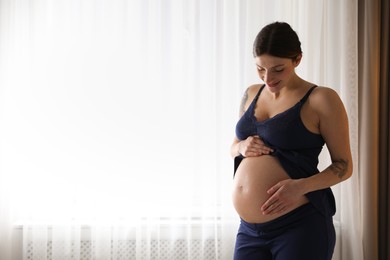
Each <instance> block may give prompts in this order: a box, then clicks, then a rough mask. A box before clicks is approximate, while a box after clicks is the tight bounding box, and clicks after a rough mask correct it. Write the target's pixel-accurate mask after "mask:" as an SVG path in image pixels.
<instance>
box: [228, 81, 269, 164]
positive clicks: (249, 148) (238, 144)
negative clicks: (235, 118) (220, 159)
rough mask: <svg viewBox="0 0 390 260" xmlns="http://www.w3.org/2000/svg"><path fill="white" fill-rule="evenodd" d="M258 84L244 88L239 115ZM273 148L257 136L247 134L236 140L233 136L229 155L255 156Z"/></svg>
mask: <svg viewBox="0 0 390 260" xmlns="http://www.w3.org/2000/svg"><path fill="white" fill-rule="evenodd" d="M259 87H260V86H259V85H253V86H250V87H249V88H247V89H246V91H245V93H244V96H243V97H242V99H241V104H240V112H239V117H242V115H243V114H244V113H245V111H246V110H247V109H248V107H249V105H250V103H251V101H252V100H253V98H254V96H255V95H256V93H257V92H258V90H259ZM272 151H273V150H272V149H271V148H269V147H267V146H266V145H265V144H264V142H263V141H262V140H261V139H260V137H259V136H249V137H248V138H247V139H246V140H238V139H237V137H235V138H234V140H233V143H232V145H231V147H230V155H231V156H232V158H235V157H237V156H239V155H242V156H244V157H255V156H260V155H263V154H269V153H271V152H272Z"/></svg>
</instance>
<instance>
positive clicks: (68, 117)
mask: <svg viewBox="0 0 390 260" xmlns="http://www.w3.org/2000/svg"><path fill="white" fill-rule="evenodd" d="M357 12H358V10H357V0H353V1H326V0H321V1H311V0H302V1H288V0H276V1H267V0H261V1H258V0H248V1H225V0H212V1H209V0H189V1H178V0H165V1H163V0H149V1H146V0H135V1H125V0H114V1H109V0H97V1H92V0H86V1H78V0H70V1H59V0H58V1H56V0H52V1H42V0H40V1H35V0H34V1H29V0H0V167H1V168H0V234H1V239H0V258H1V259H2V260H3V259H4V260H8V259H12V260H19V259H25V260H27V259H28V260H44V259H55V260H62V259H67V260H68V259H69V260H70V259H72V260H73V259H75V260H79V259H80V260H84V259H103V260H106V259H115V260H120V259H161V260H162V259H169V260H171V259H180V260H181V259H189V260H191V259H202V260H207V259H221V260H225V259H231V257H232V253H233V247H234V241H235V235H236V231H237V227H238V224H239V219H238V216H237V215H236V213H235V212H234V209H233V207H232V203H231V201H230V192H231V182H232V170H233V162H232V160H231V159H230V158H229V152H228V151H229V147H230V144H231V141H232V139H233V136H234V126H235V123H236V120H237V114H238V107H239V101H240V98H241V96H242V94H243V92H244V90H245V89H246V88H247V87H248V86H249V85H251V84H254V83H258V82H259V79H258V76H257V74H256V67H255V65H254V61H253V57H252V43H253V40H254V38H255V36H256V34H257V33H258V31H259V30H260V29H261V28H262V27H263V26H265V25H266V24H268V23H270V22H273V21H277V20H279V21H286V22H288V23H290V24H291V26H292V27H293V28H294V29H295V30H296V31H297V33H298V35H299V36H300V38H301V42H302V48H303V53H304V56H303V60H302V62H301V64H300V66H299V68H298V73H299V74H300V75H301V76H302V77H303V78H305V79H307V80H309V81H312V82H316V83H318V84H319V85H325V86H329V87H332V88H334V89H335V90H336V91H337V92H338V93H339V94H340V96H341V97H342V99H343V101H344V103H345V105H346V109H347V112H348V115H349V118H350V129H351V144H352V150H353V156H354V161H355V165H356V167H355V172H354V175H353V177H352V178H351V179H350V180H348V181H347V182H345V183H343V184H342V185H338V186H336V187H334V190H335V193H336V194H337V200H338V201H337V203H338V213H337V215H336V216H335V221H336V222H337V223H338V227H337V228H338V232H339V233H338V235H339V239H338V242H337V243H338V245H337V249H336V252H335V260H338V259H347V260H349V259H354V260H359V259H363V257H362V255H363V249H364V250H365V251H367V249H366V246H368V247H371V246H372V244H371V242H370V241H369V239H371V236H368V237H366V238H365V239H364V240H363V238H362V234H364V232H363V231H366V230H367V228H364V225H363V223H367V220H366V218H364V220H365V221H366V222H361V221H362V220H361V219H360V216H361V215H362V216H364V217H365V215H364V211H363V207H362V203H363V204H364V203H366V204H368V202H369V201H367V199H366V196H365V194H362V196H356V194H359V192H360V190H361V189H363V188H364V187H365V185H371V184H372V183H374V179H370V181H369V182H368V184H366V183H365V181H366V180H365V178H366V177H364V176H367V175H366V172H368V171H367V166H366V165H365V164H363V162H362V163H360V162H359V163H357V161H358V160H359V158H362V160H366V159H367V160H368V159H369V158H366V159H364V158H363V157H364V156H365V153H363V152H361V150H362V149H367V148H368V149H371V148H372V147H371V146H369V144H370V143H369V142H364V143H363V146H362V147H361V145H360V144H359V145H358V143H359V142H360V141H361V140H362V138H363V139H364V138H366V135H369V136H370V134H371V132H368V130H366V129H365V128H364V125H365V124H366V123H365V122H370V121H367V120H374V119H375V118H374V119H372V118H371V119H370V116H369V115H368V114H363V116H362V115H361V114H358V113H360V111H365V109H366V106H368V107H371V106H373V103H372V102H375V100H372V99H370V100H369V102H368V104H366V101H364V102H363V105H364V106H363V107H359V109H358V106H359V104H358V103H360V102H361V101H362V100H360V99H358V98H359V97H360V93H363V95H364V94H365V93H366V92H365V90H364V89H367V88H363V87H361V86H360V85H359V89H358V84H357V82H358V66H357V62H358V61H357V51H358V49H357V48H358V45H357V39H358V30H357V29H358V27H357V26H358V24H357V22H356V21H357V17H358V13H357ZM369 57H371V56H369V55H368V56H365V58H369ZM318 61H321V62H318ZM367 67H369V66H368V65H367ZM364 69H366V67H364ZM359 71H360V67H359ZM369 80H370V79H367V78H359V84H360V81H364V84H370V82H369ZM366 91H368V90H366ZM368 96H369V97H370V95H368ZM363 113H365V112H363ZM362 122H364V124H363V123H362ZM374 123H375V122H374ZM361 128H363V132H362V133H361ZM372 138H375V136H373V137H372ZM367 146H369V147H367ZM325 150H326V149H325ZM359 161H360V160H359ZM327 163H329V158H327V156H326V154H324V155H323V158H322V165H320V168H324V167H326V166H327ZM363 186H364V187H363ZM368 198H370V195H369V196H368ZM369 200H370V199H369ZM366 204H364V205H366ZM363 244H364V247H363V246H362V245H363ZM365 253H366V252H365Z"/></svg>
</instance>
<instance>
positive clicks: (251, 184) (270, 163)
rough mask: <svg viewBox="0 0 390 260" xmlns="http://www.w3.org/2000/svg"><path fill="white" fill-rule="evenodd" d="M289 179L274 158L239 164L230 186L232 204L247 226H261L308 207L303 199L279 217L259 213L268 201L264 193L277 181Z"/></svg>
mask: <svg viewBox="0 0 390 260" xmlns="http://www.w3.org/2000/svg"><path fill="white" fill-rule="evenodd" d="M289 178H290V177H289V176H288V175H287V173H286V171H285V170H284V169H283V167H282V166H281V165H280V163H279V161H278V159H277V158H276V157H274V156H270V155H262V156H259V157H248V158H245V159H244V160H242V162H241V164H240V166H239V167H238V169H237V171H236V174H235V177H234V186H233V204H234V207H235V208H236V211H237V213H238V214H239V215H240V217H241V218H242V219H243V220H245V221H246V222H249V223H264V222H267V221H270V220H273V219H276V218H278V217H280V216H282V215H284V214H286V213H288V212H290V211H292V210H294V209H296V208H298V207H299V206H302V205H304V204H306V203H308V202H309V200H308V199H307V198H306V197H305V196H302V198H301V199H300V200H298V201H297V202H296V203H295V204H294V205H293V206H292V207H289V208H288V209H287V210H285V211H283V212H281V213H277V214H273V215H265V214H263V213H262V211H261V206H262V205H263V203H264V202H266V201H267V199H268V198H270V197H271V195H270V194H268V193H267V190H269V189H270V188H271V187H272V186H274V185H275V184H277V183H278V182H279V181H282V180H285V179H289Z"/></svg>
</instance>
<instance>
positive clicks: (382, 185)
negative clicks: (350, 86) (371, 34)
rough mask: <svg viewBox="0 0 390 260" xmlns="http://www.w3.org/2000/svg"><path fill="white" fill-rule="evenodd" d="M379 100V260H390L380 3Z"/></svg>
mask: <svg viewBox="0 0 390 260" xmlns="http://www.w3.org/2000/svg"><path fill="white" fill-rule="evenodd" d="M380 3H381V21H380V25H381V32H380V35H381V37H380V45H381V49H380V52H381V56H380V91H379V92H380V93H379V95H380V100H379V110H380V111H379V117H380V120H379V140H380V142H379V211H378V214H379V227H378V230H379V258H378V259H380V260H385V259H389V258H390V224H389V223H390V206H389V201H390V163H389V161H390V132H389V129H390V119H389V117H390V113H389V109H390V81H389V75H390V41H389V35H390V19H389V17H390V4H389V1H384V0H382V1H381V2H380Z"/></svg>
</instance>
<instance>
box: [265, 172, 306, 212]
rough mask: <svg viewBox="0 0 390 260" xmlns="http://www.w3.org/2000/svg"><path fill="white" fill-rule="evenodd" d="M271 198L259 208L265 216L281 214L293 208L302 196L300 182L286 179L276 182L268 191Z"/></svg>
mask: <svg viewBox="0 0 390 260" xmlns="http://www.w3.org/2000/svg"><path fill="white" fill-rule="evenodd" d="M267 193H268V194H270V195H271V197H270V198H269V199H268V200H267V201H266V202H264V204H263V205H262V206H261V211H262V212H263V214H265V215H272V214H278V213H282V212H284V211H286V210H288V209H289V208H291V207H292V206H294V205H295V204H296V203H297V202H298V200H299V199H301V198H302V196H304V192H303V191H302V185H300V180H299V179H298V180H293V179H287V180H283V181H280V182H278V183H277V184H275V185H274V186H272V187H271V188H270V189H269V190H268V191H267Z"/></svg>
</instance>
